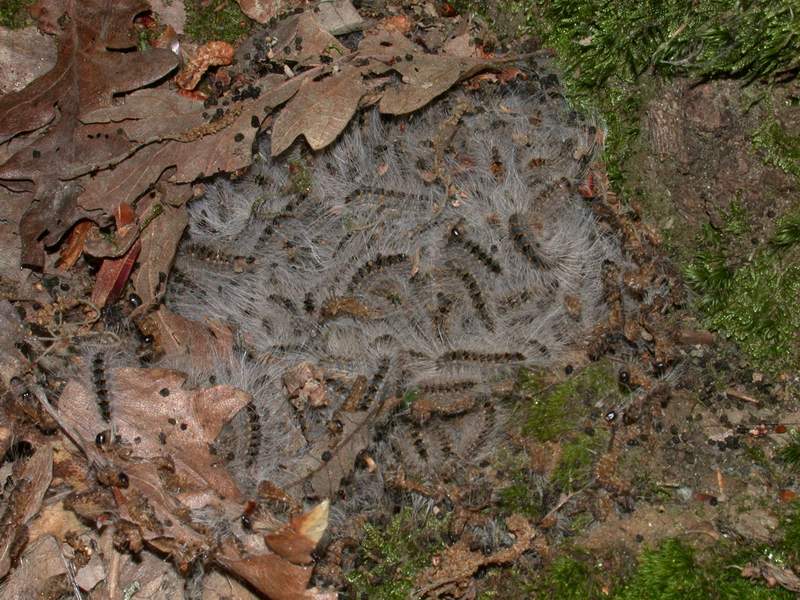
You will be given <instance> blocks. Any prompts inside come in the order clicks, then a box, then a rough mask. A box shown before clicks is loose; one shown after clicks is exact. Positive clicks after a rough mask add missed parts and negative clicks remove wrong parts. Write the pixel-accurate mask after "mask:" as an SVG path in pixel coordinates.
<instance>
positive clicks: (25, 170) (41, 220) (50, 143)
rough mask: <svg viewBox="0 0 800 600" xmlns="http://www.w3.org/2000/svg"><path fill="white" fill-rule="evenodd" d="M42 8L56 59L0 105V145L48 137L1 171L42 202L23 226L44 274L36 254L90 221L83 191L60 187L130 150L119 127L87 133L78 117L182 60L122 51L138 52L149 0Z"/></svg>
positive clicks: (158, 52) (94, 0)
mask: <svg viewBox="0 0 800 600" xmlns="http://www.w3.org/2000/svg"><path fill="white" fill-rule="evenodd" d="M36 8H37V10H36V11H34V12H36V14H38V15H39V18H40V28H42V29H43V30H45V31H49V32H52V33H54V34H56V36H57V43H58V59H57V62H56V65H55V67H54V68H53V69H51V70H50V71H49V72H48V73H47V74H46V75H44V76H43V77H40V78H38V79H36V80H35V81H33V82H32V83H31V84H30V85H28V86H27V87H26V88H25V89H23V90H21V91H19V92H15V93H11V94H7V95H6V96H3V97H2V98H0V143H3V142H7V141H8V140H11V139H12V138H14V137H15V136H18V135H20V134H23V133H26V132H30V131H35V130H37V129H39V128H41V127H44V126H46V125H47V126H48V129H47V131H46V132H45V135H44V136H43V137H41V138H39V139H38V140H36V142H34V143H30V144H28V145H26V147H24V148H22V149H19V150H18V151H17V152H16V153H15V154H14V155H13V156H11V157H10V158H9V159H8V160H6V161H5V162H4V164H3V165H2V166H0V179H4V180H16V181H21V182H30V185H29V186H28V189H29V190H31V191H33V192H34V195H35V199H36V200H37V202H36V203H35V204H34V205H33V206H32V207H31V208H30V209H29V211H28V214H27V215H26V218H23V225H22V226H21V231H22V237H23V255H24V257H25V256H27V257H28V260H32V261H34V262H33V263H32V264H33V265H34V266H38V267H41V266H42V265H41V261H42V260H43V254H42V253H41V252H39V253H36V252H34V251H32V250H31V247H32V246H39V247H43V246H51V245H53V244H54V243H56V242H57V241H58V240H59V239H60V238H61V236H62V235H63V233H64V232H65V231H66V230H68V229H69V228H71V227H72V225H73V224H74V223H75V222H76V221H77V220H78V219H79V218H81V217H85V216H88V215H86V214H83V213H82V212H81V211H80V210H79V209H77V207H76V205H75V198H76V196H77V194H78V193H79V191H80V188H79V186H76V185H64V184H63V183H61V181H60V179H62V178H65V177H66V178H69V174H70V173H72V172H73V171H74V170H75V169H76V166H77V165H83V164H86V163H90V164H91V163H95V162H103V161H106V160H108V159H109V158H110V157H112V156H115V155H119V154H121V153H123V152H124V151H125V149H126V148H128V147H130V142H129V141H127V140H126V139H124V136H122V135H120V133H119V132H118V131H117V127H116V126H114V125H111V126H99V127H98V126H96V125H90V126H82V125H81V124H80V121H79V119H78V117H79V115H80V113H81V112H83V111H92V110H95V109H97V108H100V107H103V106H110V105H111V101H112V97H113V95H114V94H116V93H121V92H128V91H133V90H136V89H138V88H141V87H143V86H145V85H147V84H149V83H152V82H154V81H156V80H157V79H159V78H161V77H163V76H164V75H165V74H166V73H168V72H169V71H171V70H172V69H174V68H175V66H176V65H177V57H176V56H175V55H174V54H173V53H172V52H170V51H168V50H163V49H150V50H147V51H145V52H119V51H118V50H126V49H135V48H136V44H137V38H136V34H135V31H134V29H133V19H134V17H135V16H136V15H137V14H138V13H141V12H143V11H145V10H147V8H148V6H147V3H146V2H144V1H143V0H124V1H122V2H114V3H107V2H101V1H100V0H89V1H86V2H74V3H69V4H68V5H65V6H64V7H60V5H58V4H45V3H40V4H39V5H37V7H36ZM98 32H100V34H99V35H98ZM22 187H23V188H24V187H25V186H22ZM20 189H22V188H20ZM114 204H115V205H116V202H115V203H114ZM108 214H110V211H109V213H108ZM42 234H46V235H42ZM26 247H27V248H26Z"/></svg>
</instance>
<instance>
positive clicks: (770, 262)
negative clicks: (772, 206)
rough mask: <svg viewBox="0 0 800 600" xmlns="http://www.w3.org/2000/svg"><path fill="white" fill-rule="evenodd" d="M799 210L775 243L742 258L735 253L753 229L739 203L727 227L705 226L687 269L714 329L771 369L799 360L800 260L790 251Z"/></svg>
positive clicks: (779, 230)
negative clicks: (799, 301) (738, 241)
mask: <svg viewBox="0 0 800 600" xmlns="http://www.w3.org/2000/svg"><path fill="white" fill-rule="evenodd" d="M799 224H800V218H798V216H797V215H789V216H787V217H785V218H784V219H783V220H782V221H781V222H780V223H779V225H778V228H777V231H776V234H775V236H774V238H773V240H772V243H771V244H769V245H768V247H765V248H759V249H758V250H756V251H755V252H754V253H753V254H752V255H751V256H748V257H746V258H745V259H743V260H741V261H739V264H737V262H736V260H735V257H732V256H731V255H730V249H731V248H732V247H735V246H736V238H737V237H739V236H742V235H744V234H746V233H747V227H746V222H744V221H742V220H741V218H740V215H739V214H738V209H737V208H736V205H735V204H734V205H733V207H732V209H731V211H730V213H729V215H728V219H727V224H726V226H725V227H723V228H721V229H719V230H717V229H714V228H712V227H711V226H710V225H706V226H705V227H704V229H703V234H702V238H701V239H700V240H699V244H698V248H699V249H698V251H697V253H696V254H695V256H694V257H693V259H692V260H691V261H690V262H689V264H688V265H687V266H686V267H685V268H684V276H685V278H686V281H687V283H689V285H690V286H691V287H692V288H693V289H694V290H695V292H697V294H698V300H697V304H698V308H699V309H700V310H701V311H702V312H703V313H704V314H705V323H706V326H708V327H709V328H710V329H713V330H716V331H720V332H722V333H723V334H725V335H727V336H728V337H730V338H731V339H733V340H734V341H735V342H736V343H737V344H738V345H739V347H740V348H741V349H742V350H744V351H745V352H746V353H747V354H749V355H750V356H751V357H752V359H753V361H754V364H755V365H756V366H758V367H760V368H763V369H765V370H770V371H776V370H779V369H783V368H787V367H789V366H791V365H793V364H796V359H797V356H798V343H797V342H798V337H797V336H798V331H800V313H798V312H797V311H796V310H794V306H795V304H796V302H797V299H798V298H800V264H799V263H798V261H797V260H793V259H792V257H791V256H790V255H789V254H788V253H787V250H788V249H789V248H791V246H792V245H793V244H795V243H796V241H797V239H798V232H800V228H798V225H799Z"/></svg>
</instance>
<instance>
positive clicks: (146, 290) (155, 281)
mask: <svg viewBox="0 0 800 600" xmlns="http://www.w3.org/2000/svg"><path fill="white" fill-rule="evenodd" d="M167 188H168V189H165V190H164V191H163V193H161V194H159V195H158V198H157V199H158V200H162V199H163V201H162V202H160V203H159V205H160V206H161V210H162V211H163V214H162V216H160V217H159V218H156V219H154V220H153V221H151V222H150V224H149V225H148V226H147V227H146V228H145V229H144V231H142V232H141V234H140V240H141V243H142V250H141V252H140V253H139V263H140V267H139V268H138V269H137V270H136V271H135V273H134V275H133V278H132V282H133V289H134V290H136V293H137V294H139V296H140V297H141V298H142V300H143V302H144V303H145V304H146V305H149V304H153V303H155V302H156V300H157V298H159V297H160V296H162V295H163V294H164V291H165V290H166V282H167V274H168V273H169V272H170V268H171V266H172V260H173V258H174V256H175V250H176V249H177V247H178V242H180V239H181V236H182V235H183V230H184V229H185V228H186V224H187V223H188V216H187V214H186V207H185V206H184V205H183V203H184V201H185V200H186V199H188V197H189V196H190V195H191V189H189V186H188V185H185V186H167ZM172 188H178V189H172ZM169 195H172V198H173V199H175V198H178V203H179V205H178V206H172V205H170V204H169V203H167V201H166V197H167V196H169ZM157 199H152V200H153V201H154V202H153V203H148V204H152V205H155V201H156V200H157Z"/></svg>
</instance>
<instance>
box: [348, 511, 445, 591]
mask: <svg viewBox="0 0 800 600" xmlns="http://www.w3.org/2000/svg"><path fill="white" fill-rule="evenodd" d="M446 531H447V520H446V519H442V520H439V519H436V518H435V517H433V516H427V517H424V516H419V515H415V514H414V513H413V512H412V511H411V509H410V508H407V507H406V508H404V509H403V510H401V511H400V512H399V513H398V514H396V515H395V516H394V517H393V518H392V520H391V521H390V522H389V524H388V525H386V526H385V527H378V526H376V525H373V524H367V525H365V526H364V537H363V539H362V540H361V543H360V545H359V550H358V557H357V559H356V564H358V565H359V566H358V567H356V568H355V569H354V570H352V571H351V572H350V573H348V574H347V581H348V582H349V584H350V586H351V591H352V594H351V595H350V596H349V597H354V598H364V599H369V600H406V599H407V598H409V597H410V596H411V593H412V591H413V589H414V581H415V579H416V577H417V575H418V574H419V573H420V572H421V571H422V570H424V569H425V568H427V567H429V566H430V564H431V558H432V557H433V555H434V554H435V553H436V552H440V551H441V550H442V549H444V547H445V543H444V541H443V538H442V536H443V534H444V533H445V532H446Z"/></svg>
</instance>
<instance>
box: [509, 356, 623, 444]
mask: <svg viewBox="0 0 800 600" xmlns="http://www.w3.org/2000/svg"><path fill="white" fill-rule="evenodd" d="M520 387H521V391H522V393H523V394H526V395H527V396H528V397H530V401H528V402H527V403H526V406H525V407H524V410H525V418H524V425H523V433H525V434H526V435H531V436H533V437H535V438H536V439H537V440H539V441H541V442H551V441H555V440H558V439H559V438H560V437H561V436H562V435H564V434H566V433H569V432H572V431H575V430H576V429H578V424H579V422H580V421H581V419H583V418H585V417H586V416H587V415H588V412H589V405H590V404H592V403H594V402H595V401H596V400H597V399H598V398H608V397H610V396H613V395H619V394H620V391H619V389H618V386H617V379H616V374H615V373H614V370H613V369H612V367H611V365H610V364H608V363H607V362H605V361H601V362H598V363H594V364H591V365H589V366H588V367H586V368H585V369H583V370H581V371H580V372H579V373H577V374H576V375H574V376H572V377H570V378H569V379H567V380H565V381H563V382H561V383H558V384H556V385H554V386H552V387H551V388H546V387H545V386H544V384H543V381H542V379H541V376H540V374H538V373H534V372H526V373H523V374H522V375H521V386H520Z"/></svg>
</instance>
